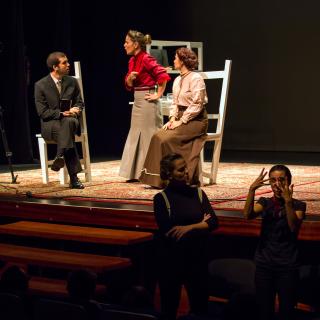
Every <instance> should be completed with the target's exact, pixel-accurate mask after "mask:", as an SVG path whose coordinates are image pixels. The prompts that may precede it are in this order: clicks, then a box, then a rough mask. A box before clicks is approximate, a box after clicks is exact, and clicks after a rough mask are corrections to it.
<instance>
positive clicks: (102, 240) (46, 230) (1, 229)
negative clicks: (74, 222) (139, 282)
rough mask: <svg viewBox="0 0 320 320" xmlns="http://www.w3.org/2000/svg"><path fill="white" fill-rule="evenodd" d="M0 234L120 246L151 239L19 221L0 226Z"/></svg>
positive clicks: (129, 233) (127, 233) (135, 234)
mask: <svg viewBox="0 0 320 320" xmlns="http://www.w3.org/2000/svg"><path fill="white" fill-rule="evenodd" d="M0 233H2V234H11V235H17V236H27V237H40V238H46V239H60V240H73V241H82V242H90V243H97V244H98V243H99V244H108V245H122V246H127V245H133V244H138V243H143V242H146V241H150V240H152V239H153V234H152V233H151V232H142V231H126V230H114V229H106V228H93V227H80V226H70V225H61V224H53V223H42V222H32V221H19V222H14V223H9V224H5V225H0Z"/></svg>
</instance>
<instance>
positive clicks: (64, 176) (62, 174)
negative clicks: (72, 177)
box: [59, 166, 68, 185]
mask: <svg viewBox="0 0 320 320" xmlns="http://www.w3.org/2000/svg"><path fill="white" fill-rule="evenodd" d="M59 180H60V184H63V185H64V184H67V183H68V170H67V167H66V166H64V167H63V168H62V169H60V171H59Z"/></svg>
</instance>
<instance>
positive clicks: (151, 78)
mask: <svg viewBox="0 0 320 320" xmlns="http://www.w3.org/2000/svg"><path fill="white" fill-rule="evenodd" d="M147 43H148V37H147V36H144V35H143V34H142V33H141V32H139V31H135V30H129V31H128V33H127V36H126V39H125V43H124V49H125V50H126V52H127V55H131V56H132V57H131V58H130V60H129V67H128V73H127V74H126V76H125V87H126V89H127V90H129V91H133V92H134V104H133V108H132V114H131V127H130V131H129V134H128V137H127V141H126V144H125V147H124V150H123V155H122V159H121V166H120V172H119V175H120V176H122V177H124V178H126V179H127V181H137V179H138V178H139V176H140V174H141V170H142V167H143V163H144V160H145V157H146V154H147V151H148V148H149V144H150V140H151V137H152V135H153V134H154V133H155V132H156V131H157V130H158V129H159V128H161V127H162V116H161V112H160V103H159V99H160V98H161V96H162V94H163V92H164V90H165V87H166V83H167V81H168V80H170V77H169V75H168V74H167V72H166V69H165V68H164V67H162V66H160V65H159V64H158V63H157V61H156V59H155V58H154V57H152V56H151V55H149V54H148V53H147V52H146V44H147Z"/></svg>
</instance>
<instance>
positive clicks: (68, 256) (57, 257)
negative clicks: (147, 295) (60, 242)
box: [0, 244, 131, 272]
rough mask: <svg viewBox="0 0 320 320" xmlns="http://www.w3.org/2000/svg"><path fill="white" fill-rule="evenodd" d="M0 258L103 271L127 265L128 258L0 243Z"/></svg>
mask: <svg viewBox="0 0 320 320" xmlns="http://www.w3.org/2000/svg"><path fill="white" fill-rule="evenodd" d="M0 260H4V261H7V262H15V263H25V264H28V265H37V266H45V267H52V268H61V269H68V270H73V269H80V268H87V269H90V270H93V271H95V272H105V271H111V270H118V269H122V268H126V267H129V266H130V265H131V261H130V259H127V258H120V257H110V256H99V255H94V254H85V253H76V252H67V251H59V250H47V249H39V248H31V247H23V246H15V245H11V244H0Z"/></svg>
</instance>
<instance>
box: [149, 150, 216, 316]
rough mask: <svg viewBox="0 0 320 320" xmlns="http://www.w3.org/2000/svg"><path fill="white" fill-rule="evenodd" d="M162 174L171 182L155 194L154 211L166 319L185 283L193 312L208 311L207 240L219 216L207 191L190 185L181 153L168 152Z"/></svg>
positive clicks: (173, 310) (172, 311) (162, 301)
mask: <svg viewBox="0 0 320 320" xmlns="http://www.w3.org/2000/svg"><path fill="white" fill-rule="evenodd" d="M160 174H161V178H162V179H163V180H168V181H169V184H168V186H167V187H166V188H165V189H164V191H162V192H160V193H158V194H156V195H155V197H154V213H155V218H156V221H157V224H158V227H159V235H160V241H159V242H160V246H159V251H158V252H159V264H158V267H159V287H160V295H161V312H162V314H163V317H164V319H170V320H171V319H175V318H176V313H177V309H178V306H179V300H180V294H181V288H182V285H184V286H185V288H186V290H187V293H188V297H189V302H190V312H191V313H194V314H205V313H206V312H207V303H208V290H207V275H208V267H207V256H206V251H205V249H206V247H205V245H206V240H207V236H208V235H209V231H211V230H213V229H215V228H217V226H218V220H217V217H216V215H215V213H214V211H213V209H212V207H211V205H210V202H209V200H208V198H207V196H206V194H205V193H204V192H203V191H202V190H201V189H200V188H193V187H190V186H189V185H187V183H186V181H187V180H188V179H187V174H188V172H187V167H186V162H185V161H184V159H183V158H182V157H181V155H179V154H169V155H167V156H165V157H164V158H163V159H162V160H161V163H160Z"/></svg>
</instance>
